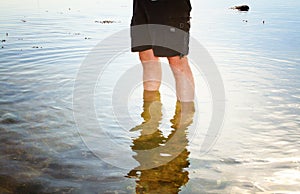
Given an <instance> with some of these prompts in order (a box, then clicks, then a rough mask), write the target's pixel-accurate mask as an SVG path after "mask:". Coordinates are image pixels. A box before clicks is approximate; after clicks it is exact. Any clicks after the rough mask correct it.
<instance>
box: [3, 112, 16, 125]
mask: <svg viewBox="0 0 300 194" xmlns="http://www.w3.org/2000/svg"><path fill="white" fill-rule="evenodd" d="M19 121H20V120H19V118H18V117H17V116H16V115H14V114H12V113H5V114H4V115H2V117H1V119H0V123H3V124H14V123H17V122H19Z"/></svg>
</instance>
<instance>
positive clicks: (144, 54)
mask: <svg viewBox="0 0 300 194" xmlns="http://www.w3.org/2000/svg"><path fill="white" fill-rule="evenodd" d="M139 57H140V60H141V61H142V62H143V61H157V60H158V57H156V56H154V53H153V50H152V49H149V50H145V51H141V52H139Z"/></svg>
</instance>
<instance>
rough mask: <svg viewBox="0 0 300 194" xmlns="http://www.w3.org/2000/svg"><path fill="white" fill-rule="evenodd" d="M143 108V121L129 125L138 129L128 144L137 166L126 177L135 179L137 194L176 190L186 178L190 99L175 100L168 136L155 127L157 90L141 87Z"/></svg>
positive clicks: (159, 112) (159, 114) (159, 116)
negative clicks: (170, 129)
mask: <svg viewBox="0 0 300 194" xmlns="http://www.w3.org/2000/svg"><path fill="white" fill-rule="evenodd" d="M143 108H144V111H143V113H142V117H143V119H144V122H143V123H142V124H141V125H139V126H137V127H135V128H133V129H132V131H133V130H140V136H139V137H137V138H136V139H134V140H133V145H132V146H131V148H132V150H133V151H134V152H135V153H136V155H135V156H134V158H135V160H136V161H138V163H139V166H138V167H136V168H134V169H133V170H131V171H130V172H129V173H128V177H130V178H135V179H136V193H138V194H142V193H153V194H154V193H155V194H158V193H164V194H165V193H166V194H168V193H172V194H173V193H178V192H179V191H180V188H181V187H182V186H184V185H185V184H186V183H187V182H188V180H189V177H188V171H187V170H186V168H188V166H189V161H188V156H189V151H188V150H187V146H188V140H187V128H188V126H189V125H191V123H192V121H193V116H194V112H195V110H194V103H193V102H179V101H177V103H176V110H175V115H174V117H173V119H172V120H171V123H172V128H173V130H172V132H171V134H170V135H168V137H164V136H163V134H162V132H161V130H160V129H159V124H160V121H161V119H162V110H161V108H162V104H161V102H160V94H159V92H158V91H144V107H143ZM167 144H168V145H167ZM160 148H162V149H160ZM150 150H151V151H150ZM152 150H155V151H152Z"/></svg>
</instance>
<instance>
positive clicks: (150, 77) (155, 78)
mask: <svg viewBox="0 0 300 194" xmlns="http://www.w3.org/2000/svg"><path fill="white" fill-rule="evenodd" d="M139 56H140V60H141V62H142V64H143V85H144V90H147V91H158V90H159V87H160V84H161V76H162V73H161V64H160V61H159V58H158V57H156V56H154V53H153V50H152V49H148V50H145V51H141V52H139Z"/></svg>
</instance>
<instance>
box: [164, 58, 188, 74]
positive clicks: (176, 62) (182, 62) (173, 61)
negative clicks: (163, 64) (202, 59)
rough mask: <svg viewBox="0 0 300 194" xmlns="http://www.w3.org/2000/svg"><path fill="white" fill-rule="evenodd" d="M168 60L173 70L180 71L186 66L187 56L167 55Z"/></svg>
mask: <svg viewBox="0 0 300 194" xmlns="http://www.w3.org/2000/svg"><path fill="white" fill-rule="evenodd" d="M168 61H169V64H170V67H171V69H172V70H173V71H174V70H176V71H180V72H182V71H184V70H185V69H186V68H187V67H188V60H187V57H179V56H174V57H168Z"/></svg>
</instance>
